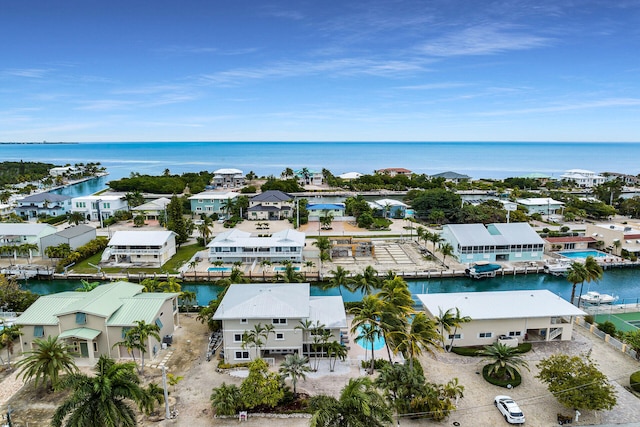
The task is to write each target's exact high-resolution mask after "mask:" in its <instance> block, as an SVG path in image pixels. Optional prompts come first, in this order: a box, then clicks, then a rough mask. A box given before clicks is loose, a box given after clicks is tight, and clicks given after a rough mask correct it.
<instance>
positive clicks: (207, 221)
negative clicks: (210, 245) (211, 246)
mask: <svg viewBox="0 0 640 427" xmlns="http://www.w3.org/2000/svg"><path fill="white" fill-rule="evenodd" d="M211 223H212V221H211V218H209V217H208V216H205V218H204V220H203V223H202V224H200V225H199V226H198V232H199V233H200V235H201V236H202V240H203V241H204V246H207V240H209V237H211V228H210V227H211Z"/></svg>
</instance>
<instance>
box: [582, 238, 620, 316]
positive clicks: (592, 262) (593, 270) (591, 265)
mask: <svg viewBox="0 0 640 427" xmlns="http://www.w3.org/2000/svg"><path fill="white" fill-rule="evenodd" d="M618 242H619V241H618ZM584 268H585V270H586V272H587V276H586V281H587V282H589V283H590V282H592V281H594V282H597V281H598V280H600V279H602V275H603V274H604V272H603V270H602V267H601V266H600V264H598V261H596V259H595V258H594V257H593V256H592V255H589V256H588V257H587V258H586V259H585V260H584ZM583 283H584V282H583ZM580 295H582V285H580ZM572 301H573V300H572ZM578 307H580V299H579V298H578Z"/></svg>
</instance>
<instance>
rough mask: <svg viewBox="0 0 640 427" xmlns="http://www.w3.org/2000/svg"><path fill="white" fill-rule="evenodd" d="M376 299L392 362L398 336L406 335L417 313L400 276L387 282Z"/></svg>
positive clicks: (388, 353) (380, 323) (405, 284)
mask: <svg viewBox="0 0 640 427" xmlns="http://www.w3.org/2000/svg"><path fill="white" fill-rule="evenodd" d="M376 297H377V298H378V300H380V304H381V310H380V312H381V314H380V321H379V325H380V329H381V330H382V334H383V336H384V340H385V346H386V348H387V356H388V357H389V362H391V361H392V354H391V350H392V348H393V350H394V352H395V347H396V346H397V343H396V334H397V333H399V332H402V333H404V332H405V331H406V330H407V328H408V327H409V325H408V322H409V318H410V317H411V315H412V314H413V313H414V312H415V310H414V309H413V305H414V301H413V298H412V297H411V292H410V291H409V287H408V286H407V282H405V281H404V279H402V277H398V276H395V277H394V278H393V279H387V280H385V281H384V282H383V285H382V288H381V289H380V292H378V293H377V294H376Z"/></svg>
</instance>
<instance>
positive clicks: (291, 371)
mask: <svg viewBox="0 0 640 427" xmlns="http://www.w3.org/2000/svg"><path fill="white" fill-rule="evenodd" d="M308 361H309V359H307V358H306V357H303V356H298V355H297V354H288V355H287V356H286V357H285V359H284V362H282V365H280V369H279V372H280V375H281V377H282V379H283V380H284V379H286V378H289V377H291V385H292V386H293V396H294V397H296V396H298V392H297V389H296V386H297V384H298V379H299V378H300V379H302V380H306V379H307V375H306V373H307V372H310V371H311V368H310V367H309V365H307V362H308Z"/></svg>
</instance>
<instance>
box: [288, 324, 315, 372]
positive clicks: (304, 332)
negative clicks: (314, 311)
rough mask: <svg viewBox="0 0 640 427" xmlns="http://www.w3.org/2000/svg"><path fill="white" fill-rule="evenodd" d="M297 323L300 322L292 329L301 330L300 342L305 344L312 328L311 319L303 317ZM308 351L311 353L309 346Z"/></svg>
mask: <svg viewBox="0 0 640 427" xmlns="http://www.w3.org/2000/svg"><path fill="white" fill-rule="evenodd" d="M298 323H300V324H299V325H297V326H295V327H294V328H293V329H298V330H300V331H302V344H305V343H306V342H307V341H308V340H309V334H310V333H311V331H312V330H313V328H314V326H313V321H312V320H310V319H304V320H300V321H299V322H298ZM308 352H309V353H311V349H310V348H308ZM309 365H311V362H309Z"/></svg>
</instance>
